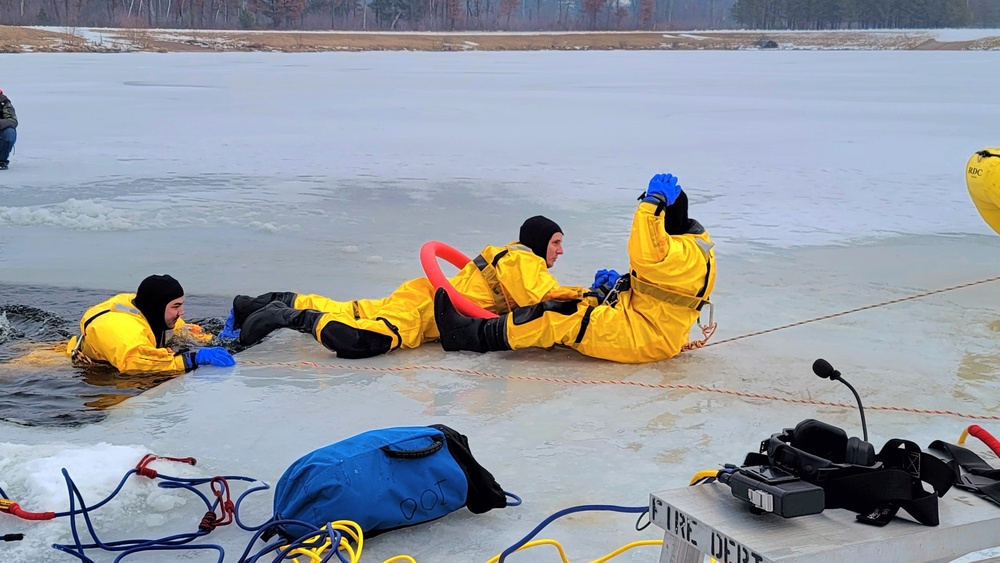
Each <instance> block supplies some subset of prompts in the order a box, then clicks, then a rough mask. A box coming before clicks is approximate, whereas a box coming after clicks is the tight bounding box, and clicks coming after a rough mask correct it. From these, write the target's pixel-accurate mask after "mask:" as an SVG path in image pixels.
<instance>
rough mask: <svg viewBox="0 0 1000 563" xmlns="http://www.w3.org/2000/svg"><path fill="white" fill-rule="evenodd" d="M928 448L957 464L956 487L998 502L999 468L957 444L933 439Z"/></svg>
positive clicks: (999, 490) (999, 493)
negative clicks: (957, 476) (958, 472)
mask: <svg viewBox="0 0 1000 563" xmlns="http://www.w3.org/2000/svg"><path fill="white" fill-rule="evenodd" d="M929 449H930V450H932V451H934V452H936V453H939V454H940V455H941V456H942V457H944V458H945V459H948V460H954V462H955V463H957V464H958V466H959V468H960V475H959V478H958V481H957V482H956V483H955V486H956V487H958V488H960V489H964V490H966V491H971V492H974V493H976V494H978V495H980V496H983V497H986V498H988V499H990V500H992V501H993V502H995V503H997V504H1000V469H994V468H993V467H992V466H991V465H990V464H988V463H986V460H984V459H983V458H981V457H979V455H978V454H976V453H975V452H973V451H972V450H969V449H966V448H963V447H962V446H959V445H957V444H949V443H948V442H942V441H941V440H935V441H933V442H931V445H930V446H929Z"/></svg>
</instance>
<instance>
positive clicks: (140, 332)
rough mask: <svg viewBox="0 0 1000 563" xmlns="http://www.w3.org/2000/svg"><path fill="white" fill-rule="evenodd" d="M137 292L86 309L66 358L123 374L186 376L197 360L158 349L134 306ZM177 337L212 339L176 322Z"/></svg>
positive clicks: (70, 342)
mask: <svg viewBox="0 0 1000 563" xmlns="http://www.w3.org/2000/svg"><path fill="white" fill-rule="evenodd" d="M133 299H135V294H134V293H121V294H118V295H115V296H114V297H112V298H111V299H108V300H107V301H104V302H103V303H98V304H97V305H94V306H93V307H91V308H89V309H87V311H86V312H85V313H84V314H83V318H81V319H80V335H81V336H80V337H76V336H74V337H73V338H71V339H70V341H69V342H68V343H67V344H66V355H67V356H70V357H74V356H75V355H77V354H81V353H82V354H83V356H84V357H86V360H84V361H91V362H101V363H107V364H111V365H112V366H114V367H115V368H117V369H118V371H120V372H121V373H123V374H136V373H162V372H177V373H183V372H186V371H191V370H192V369H194V367H193V366H194V365H195V363H194V361H190V360H191V359H189V361H185V358H184V356H183V355H180V354H174V352H173V351H172V350H171V349H170V348H159V347H157V342H156V336H155V335H154V334H153V329H152V328H150V326H149V322H148V321H147V320H146V318H145V317H144V316H143V315H142V313H140V312H139V310H138V309H137V308H136V307H135V305H133V304H132V300H133ZM174 334H175V335H181V336H184V337H186V338H189V339H193V340H195V341H197V342H207V341H208V340H211V338H212V336H211V335H210V334H206V333H203V332H202V330H201V327H199V326H198V325H192V324H185V323H184V321H182V320H181V319H177V324H176V325H175V326H174Z"/></svg>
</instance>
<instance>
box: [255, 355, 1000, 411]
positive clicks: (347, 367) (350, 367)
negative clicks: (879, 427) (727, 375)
mask: <svg viewBox="0 0 1000 563" xmlns="http://www.w3.org/2000/svg"><path fill="white" fill-rule="evenodd" d="M240 364H241V365H247V366H259V367H293V368H297V367H312V368H320V369H337V370H344V371H375V372H404V371H432V370H433V371H443V372H447V373H457V374H461V375H478V376H481V377H488V378H490V379H510V380H514V381H539V382H544V383H562V384H567V385H625V386H631V387H643V388H646V389H668V390H687V391H701V392H704V393H719V394H722V395H729V396H731V397H740V398H743V399H760V400H765V401H778V402H782V403H792V404H797V405H814V406H823V407H840V408H844V409H852V410H853V409H855V408H857V407H856V406H855V405H850V404H847V403H833V402H829V401H817V400H815V399H796V398H792V397H779V396H777V395H763V394H761V393H749V392H746V391H731V390H729V389H719V388H716V387H705V386H704V385H689V384H686V383H644V382H641V381H623V380H616V379H563V378H558V377H536V376H532V375H497V374H495V373H490V372H488V371H479V370H473V369H461V368H449V367H444V366H397V367H373V366H363V365H356V364H319V363H316V362H258V361H253V360H246V361H241V362H240ZM865 410H875V411H893V412H906V413H911V414H928V415H947V416H957V417H960V418H967V419H972V420H1000V416H998V415H991V414H967V413H961V412H956V411H950V410H938V409H918V408H913V407H896V406H878V405H875V406H866V407H865Z"/></svg>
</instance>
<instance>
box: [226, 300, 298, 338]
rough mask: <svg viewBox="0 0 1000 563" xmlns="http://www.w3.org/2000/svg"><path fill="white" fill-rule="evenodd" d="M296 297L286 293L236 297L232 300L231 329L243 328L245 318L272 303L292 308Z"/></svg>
mask: <svg viewBox="0 0 1000 563" xmlns="http://www.w3.org/2000/svg"><path fill="white" fill-rule="evenodd" d="M296 297H297V294H295V293H291V292H288V291H272V292H270V293H262V294H260V295H258V296H257V297H250V296H249V295H237V296H236V298H234V299H233V321H234V322H233V328H234V329H238V328H243V323H245V322H246V320H247V317H249V316H250V315H252V314H254V313H256V312H257V311H260V310H261V309H263V308H264V306H265V305H267V304H268V303H271V302H272V301H280V302H281V303H284V304H285V305H288V306H289V307H294V306H295V298H296Z"/></svg>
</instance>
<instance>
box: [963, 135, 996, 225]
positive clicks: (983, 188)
mask: <svg viewBox="0 0 1000 563" xmlns="http://www.w3.org/2000/svg"><path fill="white" fill-rule="evenodd" d="M965 183H966V185H967V186H968V188H969V195H970V196H971V197H972V203H974V204H976V209H978V210H979V214H980V215H982V216H983V220H985V221H986V224H987V225H989V226H990V227H991V228H992V229H993V230H994V231H996V232H997V233H998V234H1000V148H996V147H992V148H986V149H983V150H981V151H979V152H977V153H975V154H973V155H972V156H971V157H970V158H969V163H968V164H967V165H966V166H965Z"/></svg>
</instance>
